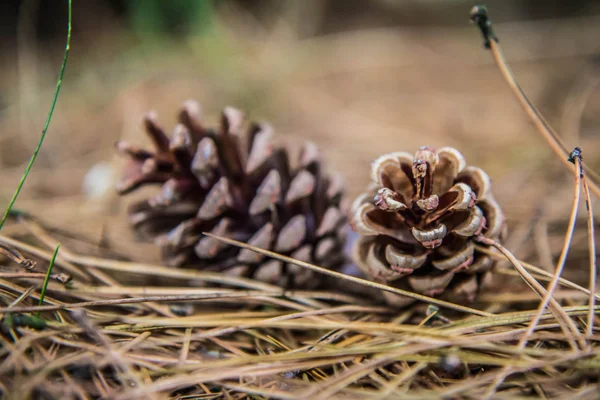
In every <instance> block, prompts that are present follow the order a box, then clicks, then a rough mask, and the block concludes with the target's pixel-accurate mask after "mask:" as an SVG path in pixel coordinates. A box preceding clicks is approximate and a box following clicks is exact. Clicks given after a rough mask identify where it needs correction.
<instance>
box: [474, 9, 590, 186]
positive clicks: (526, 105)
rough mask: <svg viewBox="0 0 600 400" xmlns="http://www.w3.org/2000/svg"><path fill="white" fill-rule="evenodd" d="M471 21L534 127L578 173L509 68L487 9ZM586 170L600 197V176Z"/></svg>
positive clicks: (568, 165) (480, 10) (567, 151)
mask: <svg viewBox="0 0 600 400" xmlns="http://www.w3.org/2000/svg"><path fill="white" fill-rule="evenodd" d="M471 19H472V20H473V22H475V23H476V24H477V25H478V27H479V29H480V30H481V33H482V35H483V36H484V40H485V46H486V48H488V49H490V50H491V52H492V56H493V58H494V61H495V63H496V66H497V67H498V68H499V69H500V72H501V73H502V76H503V77H504V80H505V81H506V83H507V84H508V86H509V87H510V88H511V90H512V91H513V93H514V95H515V97H516V98H517V100H518V101H519V104H521V106H522V107H523V109H524V110H525V112H526V113H527V115H528V116H529V118H530V119H531V121H532V122H533V124H534V126H535V127H536V128H537V131H538V132H539V133H540V134H541V135H542V137H543V138H544V139H545V140H546V142H547V143H548V145H549V146H550V148H551V149H552V151H553V152H554V154H556V155H557V156H558V158H559V159H560V160H561V162H562V163H563V164H564V165H565V166H566V167H567V168H569V169H570V170H571V171H573V172H577V171H576V168H575V166H574V165H573V164H571V163H570V162H569V161H568V159H567V157H568V155H569V150H568V147H567V146H566V145H565V144H564V143H563V141H562V139H561V138H560V136H558V134H557V133H556V132H555V131H554V129H552V127H551V126H550V124H548V122H547V121H546V120H545V119H544V117H543V116H542V114H541V113H540V112H539V111H538V109H537V108H536V107H535V106H534V105H533V103H531V101H530V100H529V99H528V98H527V96H526V95H525V92H524V91H523V89H522V88H521V86H520V85H519V83H518V82H517V80H516V78H515V76H514V74H513V72H512V71H511V69H510V67H509V66H508V63H507V62H506V58H505V57H504V53H503V52H502V47H501V46H500V44H499V42H498V38H497V37H496V36H495V35H494V34H493V31H492V22H491V20H490V19H489V17H488V13H487V9H486V8H485V7H484V6H475V7H473V9H472V10H471ZM584 168H585V171H586V173H587V174H588V176H589V177H590V179H591V180H592V181H591V182H590V188H591V189H592V191H593V192H594V193H595V194H596V195H597V196H600V187H599V186H598V182H600V176H598V175H597V174H596V173H595V172H594V171H593V170H592V169H590V168H589V167H588V166H587V165H585V164H584Z"/></svg>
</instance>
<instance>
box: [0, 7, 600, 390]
mask: <svg viewBox="0 0 600 400" xmlns="http://www.w3.org/2000/svg"><path fill="white" fill-rule="evenodd" d="M221 18H223V21H222V24H221V28H220V29H222V32H221V33H222V35H221V36H220V38H219V41H218V43H217V47H218V48H217V50H215V48H214V46H215V44H214V43H212V44H210V45H209V44H207V43H205V42H203V41H202V40H193V39H190V40H189V42H187V43H183V44H177V45H176V46H167V47H165V48H162V49H161V52H160V57H158V58H159V60H158V61H155V62H151V63H147V62H146V61H147V60H148V59H149V58H151V56H156V55H157V54H159V53H148V54H144V53H142V54H141V55H138V56H131V58H127V59H113V60H112V61H111V60H109V61H101V60H98V59H92V61H90V65H85V61H84V60H79V61H77V54H78V50H77V49H78V47H77V43H75V44H74V46H73V50H72V54H71V57H72V59H71V61H73V64H74V65H75V66H76V67H74V68H78V69H75V71H78V74H77V75H75V74H74V75H72V76H69V74H68V73H67V77H66V78H65V79H66V80H65V86H64V87H63V92H62V94H61V96H63V97H62V98H61V100H60V102H59V106H58V108H57V113H56V117H55V118H56V119H55V120H54V121H53V128H51V132H50V133H49V137H48V140H47V143H46V144H45V146H46V147H45V148H44V150H43V151H42V154H41V156H40V160H39V164H38V165H36V167H35V168H34V170H33V173H32V175H31V178H30V180H29V181H28V183H27V184H26V187H25V190H24V192H23V196H22V198H21V200H20V201H19V203H17V207H18V208H20V209H24V210H28V211H31V213H32V215H34V216H35V217H33V216H22V217H19V218H15V219H12V220H11V221H10V223H9V224H8V225H7V226H5V228H4V229H3V231H2V236H0V246H4V247H7V248H10V249H12V250H17V251H18V252H19V253H21V255H23V256H24V257H25V258H27V259H31V260H33V261H35V262H36V267H35V268H34V269H33V270H26V269H24V268H23V267H22V266H21V265H19V264H18V263H17V262H19V260H20V259H19V258H18V257H16V258H15V257H13V258H12V259H8V258H0V300H1V301H2V303H3V304H2V305H1V307H2V308H1V309H0V312H1V313H3V314H4V316H5V317H4V319H3V321H2V334H1V336H0V341H1V343H2V348H1V349H0V385H1V386H0V390H2V392H3V393H5V394H6V395H7V396H6V397H7V398H27V397H28V396H31V397H34V398H82V399H88V398H100V397H102V398H117V399H134V398H151V399H152V398H157V399H158V398H165V397H169V396H170V397H172V398H180V399H192V398H198V399H212V398H215V399H216V398H224V399H238V398H255V399H260V398H281V399H287V398H297V399H309V398H310V399H328V398H340V399H341V398H343V399H354V398H356V399H361V398H390V399H392V398H402V399H411V398H416V399H425V398H442V397H443V398H466V399H479V398H484V397H485V396H489V397H490V398H494V399H496V398H497V399H503V398H507V399H508V398H510V399H513V398H517V399H518V398H526V397H527V398H530V397H538V398H556V399H561V398H573V399H575V398H578V399H587V398H589V399H593V398H597V392H598V391H599V390H600V387H599V384H598V377H599V376H600V347H599V340H600V335H598V326H600V325H599V324H600V321H598V312H599V310H600V306H598V305H596V304H597V303H598V301H597V300H599V299H600V297H598V295H597V294H596V295H594V294H593V292H594V291H595V288H594V285H593V283H595V282H594V281H595V279H596V277H595V274H592V272H593V271H595V269H590V263H592V265H593V258H594V257H593V256H594V255H595V249H594V248H593V246H592V245H593V244H594V243H595V239H596V238H595V234H594V229H593V228H594V227H595V225H594V223H593V221H592V219H591V217H590V216H589V215H587V214H586V213H584V212H581V213H579V215H578V214H577V210H578V208H577V206H578V205H579V202H576V203H575V207H572V206H571V201H572V199H573V195H572V193H573V190H574V187H575V188H576V189H577V191H576V193H579V189H578V186H576V185H583V186H584V189H585V190H584V192H583V193H584V196H583V197H584V198H587V202H588V204H590V203H591V202H592V200H594V199H591V200H590V198H589V192H588V191H587V189H586V188H585V182H586V179H585V178H584V179H582V180H581V181H579V180H577V179H575V178H574V177H573V175H572V174H570V173H569V172H568V171H567V170H566V169H565V168H564V167H563V166H562V165H561V164H560V161H559V160H558V159H557V158H554V157H553V156H552V155H551V152H550V151H549V150H548V148H547V147H546V144H545V143H544V141H543V140H542V139H541V138H540V137H539V136H537V135H536V134H535V132H534V130H533V128H532V127H531V126H529V124H528V121H527V119H526V116H525V115H524V114H523V112H522V110H521V109H520V108H519V106H518V103H517V102H515V100H514V99H513V98H512V94H511V93H510V91H509V90H507V87H506V84H505V83H504V82H503V81H502V78H501V76H500V74H499V73H498V72H497V70H496V67H495V66H494V65H493V61H492V58H491V56H490V55H489V54H487V53H486V52H484V50H482V49H481V42H480V39H479V38H478V37H477V33H476V32H475V31H474V28H473V27H465V28H464V29H458V28H456V29H452V28H427V29H424V28H418V27H417V28H411V29H392V28H386V29H377V30H368V31H364V30H363V31H355V32H350V33H340V34H335V35H334V34H332V35H325V36H319V37H315V38H309V39H300V38H299V37H298V36H297V35H296V32H295V31H294V29H293V28H292V27H291V26H290V24H289V23H288V22H289V21H287V20H286V19H282V21H280V23H279V24H276V25H277V26H276V27H275V28H274V29H273V30H272V31H263V30H261V29H260V27H257V26H255V25H252V19H251V18H250V17H248V16H247V15H243V13H242V12H241V11H240V10H226V12H224V13H223V15H222V16H221ZM465 19H466V17H465ZM597 22H598V21H597V17H593V16H590V17H581V18H577V19H574V20H560V21H538V22H531V23H528V24H523V23H511V24H501V25H498V26H496V32H497V33H498V35H499V36H500V37H501V38H502V45H503V46H504V47H505V51H506V52H507V55H506V57H507V59H508V60H509V62H510V63H511V66H512V68H513V69H514V71H515V74H516V75H517V76H518V77H519V81H520V83H521V85H522V86H523V87H525V91H526V92H527V93H528V94H529V95H530V97H532V98H533V100H535V102H536V103H538V104H539V105H540V109H541V110H542V111H546V112H545V114H546V116H549V120H550V122H551V123H552V124H553V125H554V126H555V127H559V128H560V129H559V131H560V136H561V138H562V140H563V141H564V142H566V145H565V146H566V147H567V148H572V147H574V146H576V145H577V146H580V147H581V148H582V149H583V153H584V157H585V161H586V163H587V164H588V165H589V166H590V167H591V169H592V170H596V171H598V170H599V168H598V167H599V166H600V157H598V155H597V154H599V153H598V152H597V150H598V149H599V148H600V141H599V140H598V137H597V135H595V132H596V130H597V127H598V126H600V121H599V120H598V118H597V115H598V110H600V96H599V95H598V92H597V91H595V90H594V88H595V87H596V84H597V82H598V81H599V75H598V72H597V70H596V69H595V68H594V67H593V65H592V64H591V63H590V62H588V61H587V56H588V55H590V54H594V53H597V52H598V50H599V49H600V48H599V47H597V46H598V45H597V43H593V42H592V41H589V40H588V41H585V40H582V39H581V37H580V35H586V37H597V36H598V35H600V24H599V23H597ZM584 28H585V29H584ZM582 29H583V30H585V32H584V33H579V31H580V30H582ZM118 35H125V33H123V32H120V33H118ZM118 35H114V36H112V35H111V36H106V37H100V38H97V41H98V42H97V46H98V47H100V48H102V47H103V46H106V47H110V46H109V45H103V43H112V41H113V40H114V39H115V37H116V36H118ZM559 38H560V40H558V39H559ZM75 41H76V39H75ZM357 54H359V55H360V57H357ZM151 59H152V60H155V59H154V58H151ZM224 60H227V64H226V65H227V67H224V66H223V65H224V63H223V61H224ZM71 61H70V62H71ZM123 63H124V64H126V65H128V66H129V68H130V70H126V69H125V70H124V69H123V68H122V64H123ZM73 64H71V65H73ZM41 65H42V66H44V65H46V64H44V63H41ZM440 66H443V68H442V67H440ZM142 67H143V68H142ZM31 68H33V67H31ZM140 71H141V72H140ZM32 76H35V71H31V70H29V71H28V70H25V71H21V74H20V75H19V79H25V80H27V79H32V78H31V77H32ZM106 76H110V77H111V79H110V84H104V82H105V81H106ZM3 77H4V78H3V79H7V80H10V79H12V78H11V76H10V74H5V75H3ZM16 82H17V83H19V84H17V85H15V86H14V87H13V86H9V85H7V86H8V87H9V89H10V90H9V93H11V94H14V95H15V96H17V97H19V99H20V105H14V106H12V107H9V108H8V109H7V110H6V112H5V113H4V116H3V118H1V119H0V132H2V134H1V135H0V162H2V176H0V196H2V197H3V198H4V197H6V198H7V199H8V197H9V195H10V194H12V190H13V188H14V184H15V183H16V182H17V181H18V178H19V176H20V174H21V173H22V170H23V163H24V162H25V161H26V159H27V156H28V154H29V152H28V151H27V150H28V149H29V148H33V147H34V146H35V141H36V140H37V130H35V129H34V127H35V126H38V125H39V126H41V125H42V124H41V122H40V123H39V124H38V122H39V121H38V120H37V119H38V116H43V115H44V114H45V110H46V106H47V105H46V104H45V103H44V100H45V99H46V98H48V97H49V96H47V92H46V90H47V91H48V93H49V90H50V85H48V88H46V87H44V86H41V87H39V91H38V92H39V93H38V95H39V97H38V95H36V96H33V97H32V96H29V97H28V96H26V95H27V93H23V92H22V91H19V87H24V86H25V87H26V86H27V84H28V83H31V82H29V81H26V82H20V81H19V80H18V79H17V80H16ZM69 83H70V85H69ZM565 87H566V88H567V89H566V90H565ZM11 90H12V91H11ZM188 97H195V98H197V99H198V100H200V102H201V103H203V104H204V105H205V106H206V114H207V115H209V116H210V115H214V116H216V115H217V113H218V110H219V109H220V108H221V107H222V106H224V105H226V104H234V105H238V106H240V107H242V108H245V109H247V110H248V111H249V112H250V113H251V115H257V116H259V117H264V118H268V119H270V120H271V122H272V123H273V125H274V126H275V127H276V128H277V131H278V132H280V135H281V136H283V139H284V140H288V141H290V142H292V143H297V142H299V141H300V140H301V139H302V140H304V139H310V140H314V141H316V142H317V143H318V144H320V145H321V147H322V148H324V152H325V155H326V156H327V158H328V161H329V165H330V166H332V167H334V168H336V169H339V170H341V171H343V172H344V174H345V175H346V178H347V180H348V183H349V193H350V196H354V195H356V194H357V193H358V192H359V191H360V190H361V189H362V187H363V186H364V184H365V182H366V181H367V173H368V171H367V170H368V168H367V166H368V163H369V162H370V160H371V159H373V158H374V157H376V156H377V155H379V154H381V153H383V152H386V151H388V150H389V149H390V146H392V147H394V149H396V150H407V151H411V150H414V149H415V148H416V147H417V146H419V145H423V144H429V145H432V146H441V145H452V146H455V147H458V148H459V149H461V151H462V152H463V153H464V154H465V155H466V156H467V159H468V161H469V163H472V164H477V165H479V166H481V167H483V168H485V169H486V170H487V171H489V173H490V175H491V176H492V177H493V179H494V191H495V193H496V197H497V198H498V201H499V203H500V204H502V205H503V207H504V209H505V213H506V214H507V216H508V218H509V227H510V237H509V239H508V240H507V242H506V243H504V247H501V248H500V250H501V251H504V252H505V255H508V256H509V257H512V255H513V254H514V255H515V256H516V257H514V258H512V260H510V261H509V260H507V258H506V257H505V255H503V254H502V253H501V252H499V251H496V250H492V249H491V248H492V247H493V244H491V245H492V246H490V243H485V242H484V243H483V244H482V245H481V246H483V247H482V250H485V251H489V252H491V253H492V254H493V255H494V256H495V257H497V258H498V260H499V261H500V263H499V265H498V268H497V269H498V273H497V282H496V287H497V291H494V292H490V293H483V294H482V295H481V296H480V298H479V299H478V302H477V303H476V304H472V305H469V307H468V308H467V309H465V308H462V309H460V310H457V309H456V307H453V306H452V305H445V304H437V305H436V306H435V307H434V306H429V307H428V306H427V302H428V301H430V300H428V299H420V300H421V301H420V302H419V304H417V305H416V306H415V307H413V308H410V309H407V310H394V309H390V308H388V307H385V306H382V305H381V304H376V303H374V302H373V301H371V300H370V299H369V298H368V297H367V296H364V295H362V296H357V295H355V294H353V293H355V292H352V291H346V290H344V289H345V288H346V287H347V285H349V283H348V282H346V281H345V280H344V279H343V277H340V276H337V277H335V278H332V282H335V286H334V287H335V289H332V288H326V289H327V290H324V291H311V292H302V291H284V290H283V289H281V288H279V287H276V286H272V285H269V284H265V283H262V282H257V281H253V280H250V279H243V278H234V277H231V276H227V275H224V274H219V273H208V272H202V271H195V270H184V269H178V270H175V269H171V268H167V267H164V266H160V265H158V261H157V256H156V252H155V250H154V248H153V246H152V245H149V244H144V243H137V242H135V241H134V240H133V239H132V237H131V235H130V233H129V231H128V229H127V227H126V226H125V224H124V218H123V217H122V214H123V209H124V207H123V205H124V203H125V202H124V201H123V200H121V199H117V198H116V197H115V195H114V194H113V193H112V190H106V191H100V192H99V193H96V194H94V195H91V194H89V193H87V194H86V193H82V191H81V188H80V187H81V181H82V180H83V177H84V176H85V174H86V173H87V172H88V170H89V169H90V168H91V167H92V165H94V164H96V163H99V162H106V160H111V159H112V158H111V157H112V143H113V142H114V141H115V140H116V139H118V138H124V137H125V136H128V137H129V138H132V137H135V140H134V141H136V142H139V137H140V136H141V135H140V131H139V129H138V122H139V121H140V118H141V116H142V114H143V113H144V112H145V111H146V110H147V109H151V108H154V109H158V111H159V114H160V115H161V119H163V120H166V121H169V119H170V118H171V119H172V117H174V115H173V114H174V112H173V111H174V110H175V109H176V107H177V105H178V104H179V103H180V102H181V101H182V100H185V99H186V98H188ZM38 111H39V112H38ZM36 124H37V125H36ZM7 149H9V150H10V151H7ZM19 149H21V150H19ZM106 165H107V166H108V170H109V171H112V173H113V174H116V171H118V169H119V161H117V160H115V161H113V162H108V163H107V164H106ZM576 171H577V170H576ZM108 176H109V178H108V179H109V182H112V181H110V179H114V178H112V177H111V176H110V174H108ZM577 182H578V183H577ZM108 186H110V184H109V185H108ZM597 203H598V201H597V200H596V201H594V202H593V204H592V205H591V206H589V207H588V208H589V209H590V210H595V211H597V205H596V204H597ZM570 216H571V217H570ZM586 220H587V225H588V227H587V229H586ZM82 221H83V222H82ZM575 223H577V225H575ZM573 227H574V228H573ZM571 229H573V235H572V238H571V237H570V236H569V235H565V233H566V232H570V231H571ZM596 231H597V229H596ZM565 236H567V239H568V240H565ZM58 242H60V243H61V244H62V247H61V251H60V253H59V256H58V258H57V262H56V265H55V267H54V268H55V269H54V273H55V274H56V275H55V276H53V277H52V278H54V279H52V280H51V282H50V285H49V287H48V293H47V294H46V297H45V299H44V305H43V306H41V307H38V306H37V303H38V300H39V296H40V294H39V293H40V290H39V288H40V286H41V284H42V282H43V278H44V276H45V272H46V269H47V266H48V263H49V261H50V259H51V258H52V253H53V250H54V248H55V247H56V244H57V243H58ZM588 249H590V250H588ZM567 252H568V257H567ZM561 253H563V254H564V257H560V254H561ZM0 257H2V256H1V255H0ZM132 260H133V261H132ZM557 260H559V261H561V262H560V263H558V265H560V266H561V268H562V264H563V262H564V276H562V277H559V276H558V275H555V274H554V272H555V266H556V265H557ZM15 261H16V262H15ZM305 267H309V268H317V267H314V266H305ZM60 273H65V274H68V275H70V276H71V277H72V280H71V282H69V283H67V284H65V283H61V282H60V281H59V280H58V277H59V276H58V274H60ZM523 277H524V278H525V279H523ZM551 282H555V283H556V285H551V284H550V283H551ZM357 284H360V282H354V283H353V285H357ZM554 286H555V287H554ZM590 288H591V291H590ZM379 289H380V288H372V287H371V288H370V289H369V290H379ZM532 289H533V290H532ZM540 299H543V300H544V301H540ZM594 300H595V301H594ZM545 302H547V303H548V307H546V306H545V305H544V303H545ZM9 309H10V312H9ZM37 311H41V314H40V318H39V319H37V318H35V315H36V312H37ZM181 313H184V314H185V315H184V316H182V315H180V314H181ZM7 316H10V318H7ZM11 396H12V397H11Z"/></svg>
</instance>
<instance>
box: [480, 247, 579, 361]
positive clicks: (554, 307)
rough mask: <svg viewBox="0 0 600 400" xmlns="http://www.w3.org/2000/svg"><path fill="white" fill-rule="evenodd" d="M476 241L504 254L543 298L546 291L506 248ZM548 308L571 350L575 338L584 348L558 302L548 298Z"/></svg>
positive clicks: (574, 327) (574, 347)
mask: <svg viewBox="0 0 600 400" xmlns="http://www.w3.org/2000/svg"><path fill="white" fill-rule="evenodd" d="M476 240H477V241H478V242H480V243H482V244H485V245H487V246H492V247H494V248H496V249H498V250H500V252H501V253H502V254H504V256H505V257H506V258H507V259H508V260H509V261H510V263H511V264H512V265H513V266H514V267H515V268H516V269H517V271H519V273H520V274H521V277H522V278H523V280H524V281H525V283H527V285H528V286H529V287H530V288H531V289H532V290H533V291H534V292H535V293H536V294H537V295H538V296H539V297H540V298H543V297H544V296H545V295H546V294H547V292H546V289H544V287H543V286H542V285H540V283H539V282H538V281H536V280H535V279H534V278H533V276H531V274H529V272H527V270H526V269H525V267H523V265H522V264H521V262H520V261H519V260H517V258H516V257H515V256H514V255H513V254H512V253H511V252H510V251H509V250H508V249H507V248H505V247H504V246H502V245H501V244H500V243H498V242H496V241H494V240H492V239H489V238H486V237H484V236H479V237H478V238H477V239H476ZM549 307H550V310H551V311H552V313H553V314H554V316H555V317H556V320H557V321H558V322H559V323H560V325H561V329H562V330H563V332H564V333H565V335H566V336H567V338H568V340H569V344H570V345H571V348H572V349H573V350H575V351H576V350H578V347H577V343H576V342H575V339H574V338H575V337H577V340H578V341H579V344H580V345H581V347H582V348H583V347H584V346H585V341H584V340H583V338H582V337H581V332H579V330H578V329H577V327H576V326H575V324H574V323H573V321H572V320H571V318H569V316H568V315H567V313H566V312H565V310H564V309H563V307H561V305H560V304H558V302H557V301H556V300H555V299H554V298H552V297H550V299H549Z"/></svg>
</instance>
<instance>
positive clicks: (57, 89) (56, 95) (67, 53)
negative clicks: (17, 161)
mask: <svg viewBox="0 0 600 400" xmlns="http://www.w3.org/2000/svg"><path fill="white" fill-rule="evenodd" d="M68 1H69V19H68V23H67V45H66V47H65V56H64V58H63V62H62V66H61V68H60V75H59V77H58V81H57V82H56V90H55V91H54V97H53V99H52V104H51V106H50V111H49V112H48V117H47V118H46V123H45V124H44V129H43V130H42V135H41V137H40V141H39V142H38V144H37V147H36V149H35V151H34V152H33V155H32V156H31V159H30V160H29V164H27V168H25V172H24V173H23V176H22V177H21V181H20V182H19V186H17V190H16V191H15V194H14V195H13V197H12V199H11V200H10V203H9V204H8V208H7V209H6V212H5V213H4V217H2V221H0V230H2V227H3V226H4V222H5V221H6V219H7V218H8V215H9V214H10V210H11V209H12V207H13V205H14V204H15V202H16V201H17V197H19V193H21V189H22V188H23V185H24V184H25V180H26V179H27V176H28V175H29V172H30V171H31V167H33V163H34V162H35V159H36V158H37V155H38V153H39V152H40V149H41V148H42V144H43V143H44V139H45V138H46V132H48V127H49V126H50V120H51V119H52V114H54V108H55V107H56V101H57V100H58V93H59V92H60V87H61V85H62V80H63V76H64V75H65V68H66V67H67V60H68V58H69V50H70V49H71V19H72V7H71V0H68Z"/></svg>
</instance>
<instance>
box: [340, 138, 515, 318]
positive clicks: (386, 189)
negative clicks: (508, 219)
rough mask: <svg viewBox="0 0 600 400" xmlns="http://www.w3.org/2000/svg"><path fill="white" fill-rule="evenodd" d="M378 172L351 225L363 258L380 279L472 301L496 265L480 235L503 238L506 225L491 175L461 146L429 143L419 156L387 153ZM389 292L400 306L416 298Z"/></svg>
mask: <svg viewBox="0 0 600 400" xmlns="http://www.w3.org/2000/svg"><path fill="white" fill-rule="evenodd" d="M371 179H372V180H373V183H372V184H371V185H370V186H369V188H368V190H367V192H366V193H364V194H362V195H361V196H359V197H358V198H357V199H356V200H355V201H354V203H353V205H352V210H351V217H350V223H351V226H352V228H353V229H354V230H355V231H356V232H358V233H359V234H360V235H361V236H360V238H359V239H358V240H357V241H356V243H355V244H354V247H353V258H354V260H355V262H356V263H357V265H358V266H359V267H360V268H361V269H362V270H363V272H364V273H366V274H367V275H368V276H369V277H371V278H372V279H373V280H375V281H377V282H383V283H387V284H391V285H393V286H395V287H398V288H401V289H405V290H409V291H412V292H417V293H421V294H425V295H428V296H441V297H443V298H446V299H448V300H450V301H455V302H466V301H472V300H473V298H474V297H475V295H476V294H477V292H478V291H479V290H480V288H481V287H482V285H483V283H484V282H485V280H486V278H489V274H488V272H489V271H490V270H491V268H492V267H493V265H494V261H493V260H492V259H491V258H490V257H489V256H487V255H485V254H483V253H480V252H478V251H477V250H475V246H474V241H473V238H474V237H475V236H477V235H480V234H483V235H484V236H486V237H489V238H493V239H495V240H499V239H500V237H501V236H504V231H505V227H506V225H505V222H504V216H503V214H502V211H501V210H500V208H499V206H498V204H497V203H496V201H495V200H494V198H493V197H492V193H491V190H490V189H491V188H490V179H489V177H488V176H487V174H486V173H485V172H483V171H482V170H481V169H479V168H476V167H466V165H465V160H464V158H463V156H462V155H461V154H460V153H459V152H458V151H457V150H456V149H453V148H443V149H440V150H439V151H436V150H434V149H432V148H430V147H421V148H420V149H419V150H418V151H417V152H416V154H415V156H414V157H413V156H411V155H410V154H408V153H404V152H397V153H390V154H385V155H383V156H381V157H379V158H378V159H376V160H375V161H374V162H373V164H372V166H371ZM384 294H385V296H386V300H387V301H388V302H389V303H390V304H392V305H396V306H404V305H407V304H410V303H412V301H413V300H412V299H411V298H408V297H405V296H398V295H394V294H391V293H388V292H385V293H384Z"/></svg>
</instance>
